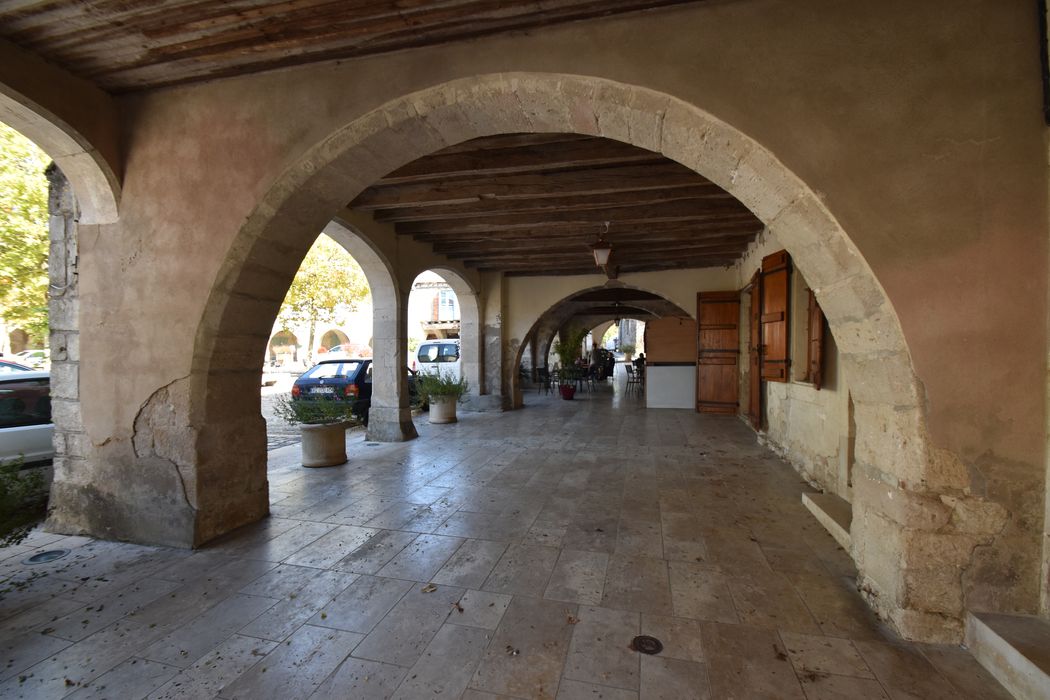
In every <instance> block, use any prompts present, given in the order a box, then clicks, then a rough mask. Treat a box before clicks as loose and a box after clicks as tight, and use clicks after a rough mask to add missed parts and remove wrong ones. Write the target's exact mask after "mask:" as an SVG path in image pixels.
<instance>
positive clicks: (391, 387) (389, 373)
mask: <svg viewBox="0 0 1050 700" xmlns="http://www.w3.org/2000/svg"><path fill="white" fill-rule="evenodd" d="M372 299H373V307H372V309H373V310H372V315H373V316H372V318H373V320H372V407H371V408H370V409H369V412H368V439H369V440H376V441H379V442H402V441H404V440H411V439H413V438H415V437H417V433H416V426H415V425H413V424H412V411H411V408H410V407H409V402H408V398H409V397H408V381H407V379H406V374H407V372H406V367H407V366H408V293H403V292H400V291H397V290H395V291H394V293H392V294H376V293H375V291H373V295H372Z"/></svg>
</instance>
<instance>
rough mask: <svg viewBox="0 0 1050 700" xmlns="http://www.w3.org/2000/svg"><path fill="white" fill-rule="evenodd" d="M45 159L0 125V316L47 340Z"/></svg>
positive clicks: (10, 323)
mask: <svg viewBox="0 0 1050 700" xmlns="http://www.w3.org/2000/svg"><path fill="white" fill-rule="evenodd" d="M49 162H50V158H48V157H47V155H46V154H44V152H43V151H41V150H40V149H39V148H37V146H36V144H34V143H33V142H32V141H30V140H29V139H27V138H26V137H24V136H22V135H21V134H20V133H18V132H17V131H15V130H14V129H12V128H10V127H9V126H7V125H5V124H2V123H0V317H2V318H3V319H4V321H5V323H6V324H8V325H10V326H14V327H16V328H23V329H25V330H26V332H27V333H29V335H30V336H31V337H33V338H35V339H37V340H40V339H43V338H47V331H48V325H47V284H48V276H47V256H48V228H47V219H48V214H47V193H48V186H47V178H46V177H45V176H44V169H45V168H46V167H47V165H48V163H49Z"/></svg>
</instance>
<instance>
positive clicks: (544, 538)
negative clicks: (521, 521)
mask: <svg viewBox="0 0 1050 700" xmlns="http://www.w3.org/2000/svg"><path fill="white" fill-rule="evenodd" d="M564 539H565V527H564V526H562V525H557V524H555V523H552V522H535V523H533V524H532V527H530V528H529V531H528V532H527V533H525V536H524V537H522V538H521V543H522V544H538V545H543V546H545V547H561V546H562V544H563V540H564Z"/></svg>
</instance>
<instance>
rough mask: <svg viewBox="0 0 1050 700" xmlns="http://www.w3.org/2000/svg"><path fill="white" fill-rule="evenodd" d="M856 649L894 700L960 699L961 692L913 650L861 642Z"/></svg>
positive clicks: (900, 645)
mask: <svg viewBox="0 0 1050 700" xmlns="http://www.w3.org/2000/svg"><path fill="white" fill-rule="evenodd" d="M856 647H857V649H858V651H860V654H861V656H863V657H864V660H865V661H866V662H867V664H868V666H869V667H870V668H871V670H872V671H874V672H875V677H876V678H878V679H879V682H881V683H882V685H883V687H885V688H886V690H887V691H888V692H889V695H890V697H892V698H893V700H898V698H899V699H901V700H920V699H921V700H948V699H949V698H958V697H959V691H958V690H957V689H956V688H955V687H954V686H953V685H952V684H951V683H950V682H949V681H948V679H946V678H945V677H944V676H942V675H941V674H940V673H939V672H938V671H937V669H936V668H934V666H933V664H931V663H930V662H929V661H927V660H926V657H925V656H923V655H922V654H921V653H920V652H919V650H918V649H916V648H914V647H911V646H907V645H903V644H887V643H883V642H870V641H858V642H856Z"/></svg>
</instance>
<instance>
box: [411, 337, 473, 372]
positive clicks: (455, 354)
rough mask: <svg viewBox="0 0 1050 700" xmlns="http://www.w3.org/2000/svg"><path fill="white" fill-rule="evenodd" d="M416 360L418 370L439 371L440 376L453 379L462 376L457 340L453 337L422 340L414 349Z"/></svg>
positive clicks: (461, 362)
mask: <svg viewBox="0 0 1050 700" xmlns="http://www.w3.org/2000/svg"><path fill="white" fill-rule="evenodd" d="M416 362H417V363H418V365H417V366H418V368H419V371H420V372H426V373H427V374H438V373H440V374H441V375H442V376H445V377H452V378H453V379H460V378H461V377H462V376H463V361H462V360H461V359H460V356H459V341H458V340H455V339H443V340H424V341H423V343H422V345H420V346H419V349H418V350H417V351H416Z"/></svg>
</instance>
